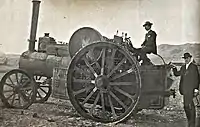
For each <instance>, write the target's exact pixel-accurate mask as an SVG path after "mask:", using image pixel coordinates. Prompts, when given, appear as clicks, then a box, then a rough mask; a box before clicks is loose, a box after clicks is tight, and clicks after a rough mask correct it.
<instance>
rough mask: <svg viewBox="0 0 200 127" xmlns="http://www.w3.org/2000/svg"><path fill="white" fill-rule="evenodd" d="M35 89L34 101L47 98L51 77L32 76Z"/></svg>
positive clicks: (49, 93)
mask: <svg viewBox="0 0 200 127" xmlns="http://www.w3.org/2000/svg"><path fill="white" fill-rule="evenodd" d="M34 79H35V82H36V86H37V91H36V99H35V102H36V103H43V102H45V101H47V100H48V98H49V97H50V95H51V92H52V87H51V79H50V78H47V77H43V76H37V75H35V76H34Z"/></svg>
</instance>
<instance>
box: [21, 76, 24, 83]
mask: <svg viewBox="0 0 200 127" xmlns="http://www.w3.org/2000/svg"><path fill="white" fill-rule="evenodd" d="M23 77H24V75H23V74H22V75H21V77H20V83H22V80H23Z"/></svg>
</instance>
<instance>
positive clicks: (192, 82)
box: [173, 53, 200, 127]
mask: <svg viewBox="0 0 200 127" xmlns="http://www.w3.org/2000/svg"><path fill="white" fill-rule="evenodd" d="M182 58H183V59H184V60H185V64H184V65H183V66H181V68H180V70H179V71H178V70H177V69H176V67H175V66H174V67H173V72H174V75H175V76H181V79H180V84H179V91H180V94H181V95H183V103H184V110H185V114H186V117H187V120H188V127H195V120H196V110H195V106H194V102H193V97H194V95H195V94H197V93H198V89H199V83H200V80H199V78H200V76H199V71H198V67H197V65H196V64H195V63H194V62H193V61H192V55H191V54H190V53H184V56H183V57H182Z"/></svg>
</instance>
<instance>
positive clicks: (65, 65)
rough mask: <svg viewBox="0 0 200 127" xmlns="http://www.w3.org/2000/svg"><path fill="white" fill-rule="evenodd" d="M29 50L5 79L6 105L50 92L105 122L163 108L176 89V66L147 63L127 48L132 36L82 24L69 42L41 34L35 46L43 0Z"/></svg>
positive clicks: (35, 1)
mask: <svg viewBox="0 0 200 127" xmlns="http://www.w3.org/2000/svg"><path fill="white" fill-rule="evenodd" d="M32 2H33V10H32V23H31V31H30V39H29V47H28V50H27V51H25V52H23V53H22V54H21V56H20V60H19V68H18V69H14V70H11V71H9V72H7V73H6V74H5V75H4V76H3V78H2V80H1V85H0V94H1V100H2V102H3V104H4V105H5V106H6V107H10V108H22V109H26V108H28V107H29V106H30V105H31V104H32V103H36V102H40V103H42V102H45V101H47V100H48V98H49V97H50V96H52V97H54V98H59V99H66V100H67V99H69V100H70V102H71V103H72V105H73V106H74V108H75V109H76V110H77V112H78V113H80V114H81V115H82V116H83V117H85V118H88V119H92V120H95V121H99V122H104V123H115V122H119V121H122V120H124V119H125V118H126V117H128V116H129V115H130V114H131V113H132V112H133V111H138V110H142V109H162V108H163V107H164V106H165V105H166V104H167V99H168V98H169V96H170V95H174V94H175V92H174V91H172V90H170V87H171V85H172V82H173V80H172V79H171V77H170V70H171V67H170V66H169V65H168V64H166V63H165V62H164V60H163V59H162V57H160V58H161V59H162V60H163V64H160V65H144V66H141V65H140V64H139V62H138V61H137V59H136V57H135V55H134V52H130V51H129V50H128V49H127V43H128V41H130V38H128V37H126V38H125V39H124V38H123V37H121V36H118V35H114V38H113V39H108V38H107V37H105V36H102V35H101V34H100V33H99V32H98V31H97V30H95V29H93V28H91V27H82V28H80V29H78V30H76V31H75V32H74V33H73V35H72V36H71V38H70V40H69V43H66V44H59V43H57V42H56V41H55V39H54V38H52V37H50V35H49V33H45V36H44V37H40V38H39V41H38V49H35V43H36V42H37V41H36V33H37V24H38V16H39V7H40V1H38V0H33V1H32Z"/></svg>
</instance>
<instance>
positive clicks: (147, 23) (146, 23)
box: [143, 21, 153, 26]
mask: <svg viewBox="0 0 200 127" xmlns="http://www.w3.org/2000/svg"><path fill="white" fill-rule="evenodd" d="M146 25H149V26H151V25H153V23H151V22H149V21H146V22H145V23H144V25H143V26H146Z"/></svg>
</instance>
